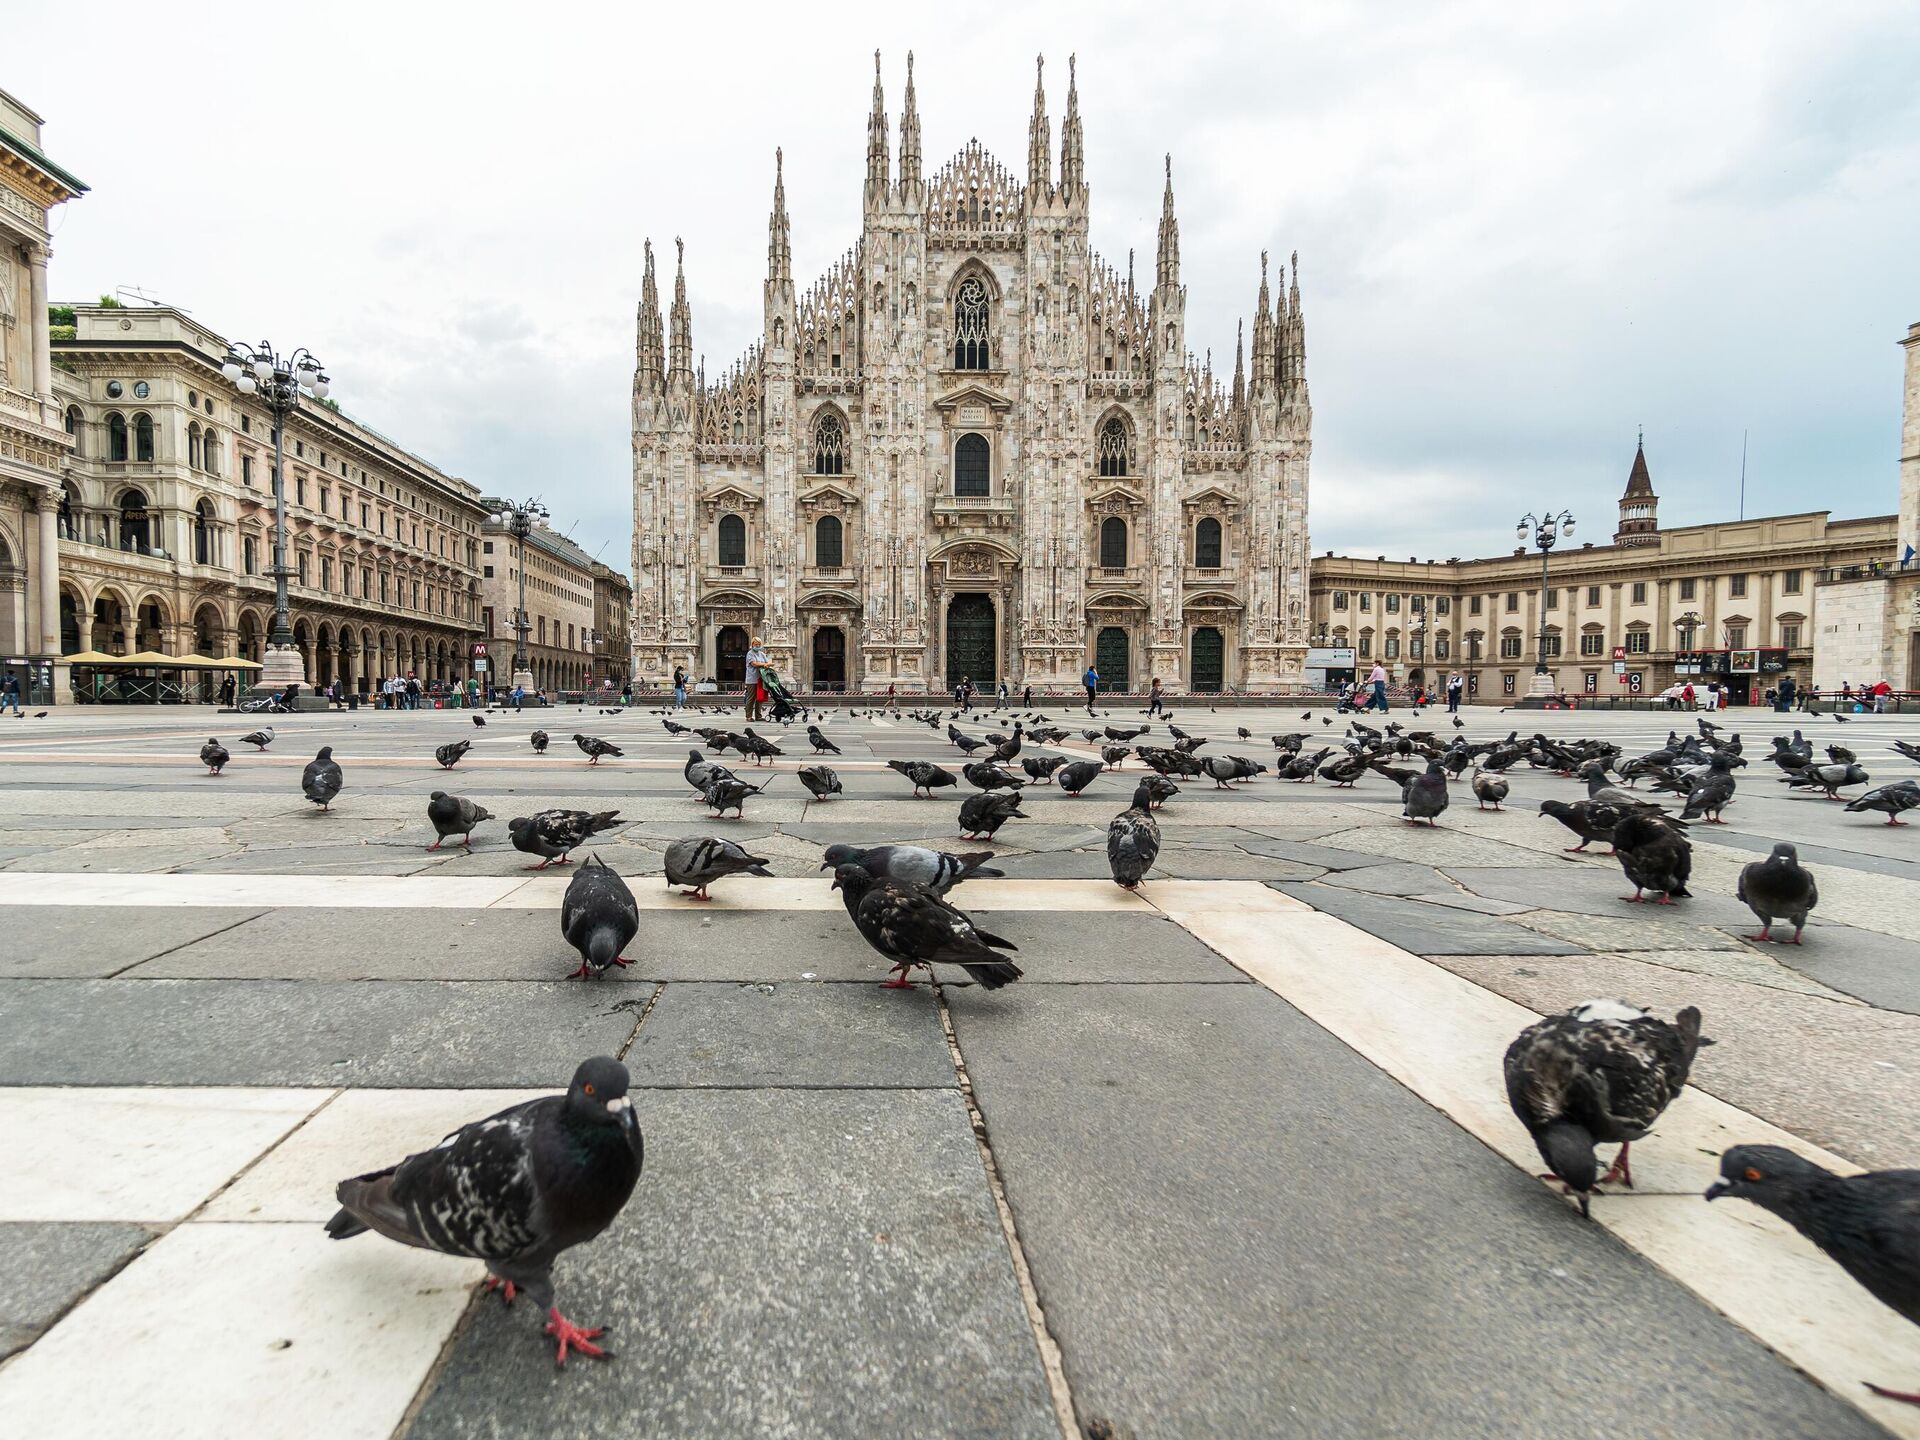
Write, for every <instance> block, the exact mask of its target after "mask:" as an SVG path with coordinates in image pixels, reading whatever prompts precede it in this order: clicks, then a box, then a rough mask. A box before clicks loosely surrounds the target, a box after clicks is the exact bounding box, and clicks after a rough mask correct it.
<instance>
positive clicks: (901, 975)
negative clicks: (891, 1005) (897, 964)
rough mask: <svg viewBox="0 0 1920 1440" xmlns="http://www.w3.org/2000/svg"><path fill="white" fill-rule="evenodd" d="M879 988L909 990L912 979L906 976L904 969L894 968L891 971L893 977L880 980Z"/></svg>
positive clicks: (911, 987)
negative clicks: (894, 969)
mask: <svg viewBox="0 0 1920 1440" xmlns="http://www.w3.org/2000/svg"><path fill="white" fill-rule="evenodd" d="M880 988H881V989H882V990H911V989H913V981H911V980H909V979H908V978H907V972H906V971H905V970H904V969H901V970H896V971H894V972H893V979H891V980H884V981H882V982H881V984H880Z"/></svg>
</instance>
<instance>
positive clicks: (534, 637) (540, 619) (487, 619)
mask: <svg viewBox="0 0 1920 1440" xmlns="http://www.w3.org/2000/svg"><path fill="white" fill-rule="evenodd" d="M527 620H528V623H529V624H530V625H532V627H533V630H532V633H531V634H529V635H528V636H527V640H528V643H529V644H533V645H545V644H546V643H547V617H546V616H544V615H530V616H528V617H527ZM480 633H481V634H483V635H488V636H491V637H492V638H493V639H496V640H511V639H512V638H513V626H512V625H511V624H508V625H505V626H502V627H501V628H500V629H499V630H495V629H494V624H493V606H491V605H483V606H481V607H480ZM553 648H554V649H556V650H562V649H565V650H591V649H592V648H593V632H592V630H590V629H588V628H586V627H584V626H583V627H582V628H581V630H580V641H579V643H578V644H577V645H576V644H575V643H574V638H573V623H572V622H571V621H569V622H568V623H567V643H566V644H565V645H564V646H563V645H562V644H561V643H560V620H559V617H558V616H556V617H554V622H553Z"/></svg>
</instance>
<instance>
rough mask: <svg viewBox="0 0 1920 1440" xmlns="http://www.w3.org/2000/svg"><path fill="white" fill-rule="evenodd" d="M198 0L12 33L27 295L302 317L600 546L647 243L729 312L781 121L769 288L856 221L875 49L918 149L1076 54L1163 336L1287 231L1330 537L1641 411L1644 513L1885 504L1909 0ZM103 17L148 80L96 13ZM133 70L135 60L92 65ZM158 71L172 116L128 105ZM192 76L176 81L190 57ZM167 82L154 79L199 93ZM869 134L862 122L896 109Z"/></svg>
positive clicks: (1364, 534) (345, 378)
mask: <svg viewBox="0 0 1920 1440" xmlns="http://www.w3.org/2000/svg"><path fill="white" fill-rule="evenodd" d="M1167 14H1168V12H1167V11H1166V10H1165V8H1164V7H1162V6H1157V5H1147V4H1133V5H1127V4H1105V5H1101V6H1098V7H1092V6H1073V7H1068V6H1055V7H1045V8H1040V7H1026V8H1023V9H1020V10H1017V11H1016V10H1012V9H1006V10H1000V9H995V8H992V7H987V8H981V9H977V11H976V12H970V13H969V15H968V17H967V23H966V24H965V25H962V26H954V25H952V24H950V23H948V19H947V16H946V14H945V12H936V11H931V10H927V11H916V10H914V9H913V8H912V7H902V6H897V5H887V6H882V5H862V6H846V7H840V8H839V9H838V10H836V11H835V12H834V13H833V15H832V17H831V19H830V20H826V19H823V15H822V12H820V11H818V10H817V9H815V10H809V11H805V12H798V11H795V10H793V9H792V7H788V6H773V5H752V6H732V7H722V8H718V9H704V10H703V9H700V8H698V7H677V8H673V9H662V8H661V7H620V8H616V7H612V6H605V7H591V8H589V7H554V8H552V9H550V10H549V11H544V12H543V11H531V12H530V11H528V10H527V9H526V8H525V7H523V6H512V7H509V6H506V5H504V4H499V3H492V0H479V3H474V4H471V5H468V6H465V7H463V8H462V10H461V12H460V23H459V24H457V25H454V24H449V23H448V22H447V21H446V18H445V12H444V11H443V10H439V9H436V8H434V7H409V6H395V5H391V4H388V5H383V6H373V5H368V4H362V3H343V4H337V5H333V6H329V7H328V8H327V10H326V12H325V14H324V18H323V19H322V20H321V21H320V22H319V23H317V24H316V23H314V22H313V21H312V20H311V19H310V18H308V17H307V16H305V15H303V14H298V13H295V12H279V11H272V10H265V11H263V10H259V9H257V8H249V9H245V10H241V9H239V8H228V7H224V6H203V7H198V8H193V9H190V10H187V11H182V12H181V13H180V14H179V15H176V16H170V17H169V18H168V20H167V22H166V23H165V24H155V23H154V21H153V12H152V9H151V7H150V6H148V5H136V4H133V3H131V0H100V3H95V4H90V5H87V6H80V7H76V6H70V5H69V6H42V7H39V8H38V9H36V10H27V11H23V12H22V13H20V14H18V15H16V16H12V17H10V18H9V20H8V22H7V24H8V31H7V33H8V43H9V49H10V51H11V52H12V53H16V54H20V55H26V56H35V57H40V61H39V63H36V64H35V65H34V66H33V67H32V68H31V69H29V70H26V71H24V72H23V73H22V74H20V75H17V76H14V77H10V78H9V79H8V81H7V83H8V84H9V85H11V86H15V87H17V88H18V89H19V93H20V97H21V98H22V99H23V100H24V101H26V102H27V103H28V104H29V105H32V106H33V107H34V108H36V109H38V110H39V111H41V112H42V113H43V114H45V115H46V116H47V117H48V130H47V146H48V149H49V153H51V154H52V155H53V156H54V158H55V159H57V160H58V161H60V162H61V163H62V164H64V165H66V166H68V167H69V168H71V169H73V170H75V171H76V172H78V173H79V174H80V175H82V176H83V177H84V178H85V179H87V180H88V181H89V182H90V183H91V184H92V185H93V186H94V193H93V194H92V195H90V196H88V197H87V198H86V199H84V200H82V201H80V202H78V203H76V204H74V205H71V206H69V207H67V210H66V212H65V213H64V214H63V215H62V216H61V217H60V220H59V227H60V228H59V234H58V237H57V239H56V257H55V260H54V272H53V274H54V286H55V289H56V291H57V293H58V294H60V295H62V296H86V295H91V294H96V293H99V292H101V291H103V290H110V289H112V288H113V287H115V286H116V285H120V284H141V285H144V286H145V287H146V288H147V289H148V290H150V291H151V292H153V293H155V294H157V295H159V296H161V297H163V298H165V299H167V300H170V301H173V302H177V303H179V304H181V305H183V306H185V307H188V308H190V309H191V310H193V311H194V313H195V314H196V315H197V316H199V317H200V318H201V319H203V320H205V321H206V322H207V323H209V324H211V325H213V326H214V327H215V328H216V329H220V330H222V331H224V332H225V333H229V334H236V335H246V336H254V335H260V334H266V335H270V336H272V337H273V338H274V339H276V340H277V341H279V342H281V343H282V344H288V345H292V344H306V345H310V346H311V347H312V348H313V349H314V350H316V351H317V352H318V353H320V354H321V355H323V356H324V357H325V358H326V359H327V362H328V364H329V365H330V366H331V367H332V369H333V372H334V374H335V376H336V377H337V384H336V393H337V394H338V395H339V396H340V398H341V399H342V401H343V402H344V403H345V404H346V406H347V407H348V408H349V409H350V410H352V411H353V412H355V413H357V414H359V415H361V416H363V417H364V418H366V419H367V420H368V421H369V422H370V423H373V424H375V425H377V426H378V427H379V428H381V429H382V430H384V431H386V432H387V433H389V434H391V435H393V436H394V437H395V438H397V439H399V440H401V441H402V442H403V443H405V444H407V445H409V446H411V447H412V448H414V449H416V450H418V451H420V452H421V453H422V454H424V455H427V456H428V457H429V458H431V459H433V460H435V461H436V462H438V463H440V464H442V465H444V466H445V467H446V468H448V469H449V470H452V471H454V472H455V473H458V474H462V475H465V476H467V477H468V478H470V479H472V480H474V481H475V482H476V483H478V484H480V485H482V486H483V487H485V488H486V489H488V490H489V491H490V492H495V493H498V492H511V493H515V494H542V495H544V496H545V497H546V498H547V499H548V501H549V503H550V504H551V505H552V506H553V508H554V510H555V514H556V518H557V519H558V520H559V521H560V522H561V523H563V524H565V523H568V522H572V523H574V525H575V527H576V528H575V534H576V536H577V537H578V538H580V539H582V540H583V541H584V542H585V543H586V544H587V548H588V549H589V550H592V549H594V548H596V547H598V546H601V545H603V544H604V547H605V553H606V554H607V556H608V557H609V558H612V559H614V560H615V561H616V563H623V562H624V557H625V554H626V539H625V536H626V528H627V520H628V513H629V499H628V474H629V462H628V433H627V432H628V410H627V406H628V395H629V386H630V382H631V370H632V344H633V340H632V331H631V325H632V316H633V307H634V302H635V300H636V299H637V297H638V292H639V284H640V263H641V262H640V247H641V238H642V237H643V236H645V235H651V236H652V237H653V239H654V242H655V247H656V251H657V252H658V253H659V255H660V256H661V260H662V265H663V268H664V271H665V273H664V275H663V277H662V278H663V281H664V283H665V285H666V286H667V287H668V288H669V289H670V287H671V283H672V269H671V264H672V254H673V249H672V243H671V241H672V237H673V236H674V235H675V234H681V235H684V236H685V237H686V239H687V245H688V265H689V271H688V283H689V288H690V294H691V301H692V306H693V312H694V323H695V335H694V341H695V347H696V349H697V350H698V351H699V352H701V353H703V354H704V355H705V356H706V357H707V363H708V368H709V371H710V372H712V371H718V370H719V369H720V368H721V367H722V366H724V365H725V364H727V363H728V362H729V361H730V360H731V359H732V358H733V357H734V356H735V355H737V354H738V353H739V352H740V351H741V350H743V349H744V348H745V346H746V345H747V344H748V343H749V342H750V341H751V340H752V339H753V338H754V336H755V335H756V334H757V331H758V328H759V323H760V318H759V295H760V282H761V279H762V274H763V270H764V265H765V247H766V207H767V203H768V199H769V196H770V192H771V186H772V152H773V148H774V146H775V145H782V146H784V147H785V150H786V158H787V181H788V192H789V204H790V208H791V210H792V213H793V219H794V234H793V243H794V252H795V257H794V258H795V267H796V272H797V274H798V276H799V278H800V279H801V282H802V283H803V284H804V283H805V281H806V279H807V278H809V277H811V276H812V275H814V274H817V273H818V272H819V271H820V270H822V269H824V268H825V267H826V266H827V265H828V264H829V263H831V261H832V260H833V259H834V258H836V257H837V256H838V255H839V254H840V253H841V251H842V250H844V249H845V248H846V247H847V246H848V245H849V244H851V243H852V242H853V241H854V239H855V238H856V237H857V232H858V225H859V200H860V184H861V179H862V176H863V173H864V146H865V127H866V112H867V104H868V96H869V93H870V87H871V81H872V54H871V52H872V50H873V48H874V47H875V46H880V47H881V48H883V49H884V51H885V56H886V86H887V105H888V111H889V114H890V116H891V117H892V118H893V120H894V121H895V123H896V124H897V118H898V114H899V108H900V97H901V82H902V80H903V78H904V59H905V52H906V50H907V49H908V48H909V47H910V46H911V47H915V48H916V49H917V51H918V65H917V68H916V80H917V83H918V90H919V99H920V108H921V115H922V121H923V127H924V137H925V145H924V148H925V154H926V164H927V167H928V168H929V170H931V169H932V168H934V167H936V166H938V165H939V164H940V163H941V162H942V161H943V160H944V159H945V158H946V157H947V156H948V155H950V154H951V153H952V152H953V151H955V150H957V149H958V148H959V147H960V146H961V145H962V144H964V143H965V141H966V140H967V139H968V138H969V137H970V136H973V135H978V136H979V138H980V139H981V141H982V142H983V143H984V144H986V145H987V146H988V147H989V148H990V149H992V150H994V151H995V153H996V154H997V155H998V156H999V157H1000V158H1001V159H1002V160H1003V161H1004V162H1006V163H1007V164H1008V165H1009V167H1010V168H1012V169H1014V170H1015V172H1016V173H1020V172H1023V171H1024V168H1025V161H1026V134H1027V117H1028V114H1029V108H1030V104H1031V97H1032V91H1033V71H1032V56H1033V53H1034V52H1035V51H1036V50H1044V51H1045V52H1046V53H1047V55H1048V57H1049V63H1048V67H1047V82H1048V85H1047V88H1048V107H1049V112H1050V115H1051V118H1052V120H1053V123H1054V126H1055V130H1056V134H1055V139H1054V146H1053V148H1054V156H1055V160H1056V163H1057V160H1058V147H1059V142H1058V135H1057V129H1058V125H1059V121H1060V118H1061V115H1062V113H1063V112H1064V109H1065V98H1066V63H1065V62H1066V57H1067V54H1068V53H1069V52H1070V51H1074V50H1077V51H1078V52H1079V74H1080V81H1081V87H1080V88H1081V96H1080V98H1081V106H1082V110H1083V114H1084V116H1085V128H1086V137H1087V146H1088V174H1089V179H1090V181H1091V183H1092V186H1093V190H1094V244H1095V246H1096V248H1098V249H1099V250H1100V251H1101V252H1102V253H1103V254H1104V255H1106V256H1107V257H1108V258H1109V259H1110V260H1112V261H1113V262H1114V263H1116V264H1124V263H1125V258H1126V253H1127V250H1128V249H1129V247H1134V248H1136V249H1137V250H1138V268H1139V272H1140V274H1141V275H1142V277H1143V278H1147V277H1150V276H1151V274H1152V266H1153V254H1152V247H1153V240H1154V225H1155V220H1156V217H1157V214H1158V210H1159V199H1160V183H1161V165H1160V156H1161V154H1162V153H1163V152H1166V151H1171V152H1172V154H1173V157H1174V183H1175V191H1176V196H1177V199H1178V205H1179V215H1180V220H1181V232H1182V259H1183V262H1184V270H1183V278H1184V279H1185V281H1186V283H1187V285H1188V290H1189V333H1190V336H1191V341H1192V344H1193V346H1194V348H1195V349H1196V350H1197V351H1204V350H1205V349H1207V348H1209V347H1211V348H1212V350H1213V352H1214V359H1215V364H1216V367H1217V368H1219V369H1221V370H1226V369H1228V368H1229V367H1230V365H1231V351H1232V346H1233V336H1234V324H1235V321H1236V319H1237V318H1238V317H1239V316H1240V315H1242V314H1244V313H1245V312H1246V310H1247V308H1248V307H1249V306H1250V304H1251V301H1252V297H1253V294H1254V290H1255V288H1256V286H1257V284H1258V254H1259V251H1260V250H1261V249H1263V248H1266V249H1271V250H1272V251H1274V252H1275V254H1276V257H1277V256H1279V255H1282V254H1284V253H1285V252H1286V251H1288V250H1290V249H1295V248H1297V249H1298V250H1299V251H1300V253H1301V270H1302V278H1303V282H1304V283H1303V289H1304V294H1305V300H1306V305H1307V317H1308V368H1309V375H1310V378H1311V381H1312V385H1313V395H1314V401H1315V412H1316V422H1317V423H1316V431H1315V461H1314V477H1313V500H1314V510H1313V519H1314V530H1315V534H1314V543H1315V546H1316V548H1318V549H1321V550H1325V549H1328V548H1333V549H1338V550H1350V551H1354V552H1357V553H1364V554H1376V553H1387V554H1390V555H1396V556H1398V555H1405V554H1412V553H1416V552H1418V553H1421V554H1422V555H1423V556H1424V555H1426V554H1434V553H1440V554H1452V553H1458V554H1463V555H1464V554H1487V553H1498V552H1499V550H1500V549H1501V548H1502V547H1503V546H1504V544H1505V543H1506V539H1507V537H1508V536H1509V535H1510V534H1511V527H1512V523H1513V520H1514V518H1515V517H1516V515H1517V513H1518V512H1519V511H1521V510H1524V509H1528V508H1538V507H1539V506H1540V505H1545V504H1552V505H1554V506H1556V507H1558V506H1561V505H1567V506H1571V507H1572V508H1573V509H1574V510H1575V512H1576V513H1577V514H1578V515H1580V517H1581V518H1582V520H1583V521H1585V522H1586V524H1587V527H1588V531H1589V534H1592V535H1594V536H1596V537H1597V536H1599V535H1602V534H1604V533H1608V532H1610V531H1611V529H1612V517H1613V503H1614V500H1615V499H1616V498H1617V496H1618V494H1619V491H1620V488H1621V486H1622V484H1623V483H1624V479H1625V475H1626V470H1627V466H1628V463H1629V461H1630V460H1631V458H1632V449H1633V433H1634V429H1635V427H1636V426H1637V425H1640V424H1644V425H1645V426H1646V427H1647V432H1648V455H1649V459H1650V460H1651V462H1652V465H1653V473H1654V480H1655V484H1656V487H1657V488H1658V489H1659V491H1660V493H1661V496H1662V504H1661V510H1662V518H1663V519H1664V520H1666V521H1667V522H1668V523H1684V522H1688V521H1700V520H1706V519H1712V518H1717V517H1719V516H1721V515H1723V514H1726V513H1728V512H1729V511H1730V508H1731V507H1732V506H1733V505H1734V504H1735V495H1736V487H1737V482H1738V466H1739V453H1740V436H1741V432H1742V430H1743V429H1744V430H1746V431H1748V432H1749V449H1750V459H1749V475H1748V479H1749V484H1748V508H1749V513H1755V512H1757V511H1762V510H1775V511H1777V510H1792V509H1799V508H1820V507H1829V506H1830V507H1832V508H1834V509H1835V510H1836V511H1839V512H1841V513H1852V514H1861V513H1878V512H1882V511H1886V510H1890V509H1891V508H1892V507H1893V504H1894V465H1895V458H1896V446H1897V434H1898V424H1899V414H1898V406H1899V365H1900V354H1899V351H1898V350H1897V349H1896V348H1895V346H1894V342H1895V341H1897V340H1898V339H1899V338H1900V336H1901V335H1902V334H1904V332H1905V328H1906V325H1907V324H1908V323H1909V322H1910V321H1912V320H1915V319H1920V271H1916V267H1915V266H1914V265H1913V263H1912V246H1913V236H1914V235H1915V234H1916V233H1920V88H1917V87H1915V86H1914V85H1913V84H1912V76H1913V73H1914V71H1915V68H1916V62H1917V61H1920V10H1916V9H1915V8H1914V7H1911V6H1906V5H1899V4H1892V3H1881V4H1862V5H1854V6H1848V7H1845V8H1842V9H1838V10H1836V9H1833V8H1831V7H1828V8H1825V9H1821V8H1818V7H1812V8H1810V7H1804V6H1790V5H1786V4H1769V5H1735V4H1730V3H1727V4H1708V5H1701V6H1688V7H1675V6H1672V5H1665V4H1654V3H1637V4H1625V5H1619V6H1609V7H1600V8H1594V9H1589V10H1585V11H1578V10H1576V11H1568V10H1566V9H1565V8H1564V7H1560V8H1556V7H1540V8H1536V9H1534V10H1526V9H1524V8H1520V7H1515V6H1513V5H1511V4H1494V3H1469V4H1453V5H1446V6H1431V7H1407V6H1398V5H1387V4H1378V5H1369V4H1353V5H1329V6H1301V7H1288V8H1285V9H1282V8H1277V7H1267V6H1231V7H1229V6H1219V7H1208V6H1189V7H1187V8H1186V9H1185V10H1183V11H1182V12H1181V15H1180V20H1179V23H1178V24H1171V23H1169V21H1168V18H1167ZM114 36H124V37H137V38H138V47H137V52H138V57H139V59H138V66H137V69H136V68H133V67H131V66H130V65H129V64H126V63H120V62H119V61H112V63H110V57H109V55H108V54H107V53H106V49H107V46H108V43H109V42H108V41H107V39H106V38H105V37H114ZM119 53H121V54H123V55H124V54H125V53H128V52H124V51H123V52H119ZM156 84H160V85H164V86H165V87H168V88H169V89H178V88H179V87H190V88H191V89H192V93H194V94H195V95H196V96H198V97H199V99H198V101H197V103H194V104H190V105H166V106H156V105H154V103H153V100H152V97H153V95H154V93H155V86H156ZM201 87H204V88H201ZM182 93H185V92H184V91H183V92H182ZM894 138H895V141H896V144H897V134H896V135H895V137H894Z"/></svg>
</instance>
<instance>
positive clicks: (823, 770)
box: [800, 750, 842, 800]
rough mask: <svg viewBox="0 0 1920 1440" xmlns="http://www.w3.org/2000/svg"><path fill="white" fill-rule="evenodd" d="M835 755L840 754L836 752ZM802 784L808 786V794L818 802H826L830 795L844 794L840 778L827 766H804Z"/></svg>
mask: <svg viewBox="0 0 1920 1440" xmlns="http://www.w3.org/2000/svg"><path fill="white" fill-rule="evenodd" d="M833 753H834V754H836V755H838V754H839V753H840V752H839V751H838V750H836V751H834V752H833ZM800 783H801V784H802V785H804V786H806V788H807V793H808V794H809V795H811V796H813V798H814V799H816V800H824V799H826V798H827V796H829V795H838V794H841V793H842V792H841V788H840V777H839V776H838V775H836V774H834V773H833V771H831V770H830V769H828V768H827V767H826V766H825V765H802V766H801V767H800Z"/></svg>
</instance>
